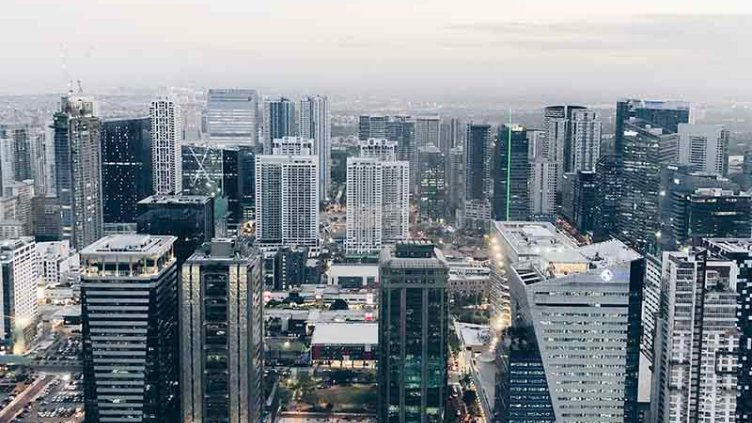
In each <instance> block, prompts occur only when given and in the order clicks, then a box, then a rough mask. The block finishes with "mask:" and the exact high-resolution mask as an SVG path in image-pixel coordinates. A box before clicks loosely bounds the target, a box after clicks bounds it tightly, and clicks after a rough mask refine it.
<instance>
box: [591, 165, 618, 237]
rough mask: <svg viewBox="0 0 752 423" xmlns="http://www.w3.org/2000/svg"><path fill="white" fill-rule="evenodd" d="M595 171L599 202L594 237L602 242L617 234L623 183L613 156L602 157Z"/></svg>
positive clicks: (597, 202)
mask: <svg viewBox="0 0 752 423" xmlns="http://www.w3.org/2000/svg"><path fill="white" fill-rule="evenodd" d="M595 169H596V170H595V175H596V176H595V177H596V190H597V200H596V209H595V228H594V229H593V237H594V239H596V240H598V241H602V240H606V239H608V238H610V237H611V236H613V235H616V233H617V224H618V219H619V217H618V216H619V198H620V196H621V189H622V186H623V181H622V179H621V178H620V177H619V168H618V163H617V157H616V156H615V155H613V154H609V155H604V156H601V158H600V159H599V160H598V163H597V164H596V165H595Z"/></svg>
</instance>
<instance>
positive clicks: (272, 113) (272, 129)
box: [262, 97, 298, 154]
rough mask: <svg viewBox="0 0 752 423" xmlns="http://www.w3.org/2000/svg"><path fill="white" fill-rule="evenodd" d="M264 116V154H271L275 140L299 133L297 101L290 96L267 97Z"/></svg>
mask: <svg viewBox="0 0 752 423" xmlns="http://www.w3.org/2000/svg"><path fill="white" fill-rule="evenodd" d="M263 118H264V123H263V132H262V133H263V137H264V154H271V148H272V141H273V140H276V139H279V138H283V137H293V136H296V135H298V130H297V126H296V123H295V120H296V114H295V102H294V101H292V100H290V99H289V98H285V97H278V98H265V99H264V109H263Z"/></svg>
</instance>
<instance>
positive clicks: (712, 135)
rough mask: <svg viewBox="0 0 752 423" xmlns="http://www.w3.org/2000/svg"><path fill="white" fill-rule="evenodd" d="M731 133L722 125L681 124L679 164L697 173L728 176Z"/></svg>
mask: <svg viewBox="0 0 752 423" xmlns="http://www.w3.org/2000/svg"><path fill="white" fill-rule="evenodd" d="M729 135H730V133H729V131H728V130H727V129H725V128H724V127H723V126H721V125H698V124H688V123H680V124H679V164H680V165H690V166H691V168H692V170H693V171H695V172H703V173H710V174H716V175H720V176H726V174H728V143H729Z"/></svg>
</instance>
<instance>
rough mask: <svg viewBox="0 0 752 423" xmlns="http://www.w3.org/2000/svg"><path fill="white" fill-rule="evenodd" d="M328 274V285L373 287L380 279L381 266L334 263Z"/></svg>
mask: <svg viewBox="0 0 752 423" xmlns="http://www.w3.org/2000/svg"><path fill="white" fill-rule="evenodd" d="M326 275H327V283H328V285H333V286H338V287H340V288H344V289H361V288H373V287H374V286H376V284H377V283H378V280H379V266H377V265H375V264H347V263H333V264H332V265H331V266H329V270H328V271H327V273H326Z"/></svg>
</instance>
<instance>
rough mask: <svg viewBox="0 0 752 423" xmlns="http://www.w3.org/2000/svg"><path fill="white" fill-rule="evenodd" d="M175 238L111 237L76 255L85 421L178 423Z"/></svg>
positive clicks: (92, 422)
mask: <svg viewBox="0 0 752 423" xmlns="http://www.w3.org/2000/svg"><path fill="white" fill-rule="evenodd" d="M174 242H175V237H171V236H150V235H113V236H108V237H104V238H102V239H100V240H99V241H97V242H95V243H93V244H91V245H89V246H88V247H86V248H84V249H83V251H81V262H82V263H83V264H82V268H81V304H82V306H81V321H82V337H83V363H84V364H83V368H84V370H83V374H84V407H85V412H86V417H85V421H86V422H87V423H89V422H91V423H94V422H103V421H126V420H138V421H141V422H144V423H171V422H172V423H177V422H179V421H180V392H179V389H178V381H179V374H180V372H179V369H180V366H179V351H180V349H179V346H178V317H177V316H178V271H177V270H178V269H177V263H176V258H175V254H174V252H173V249H172V246H173V243H174Z"/></svg>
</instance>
